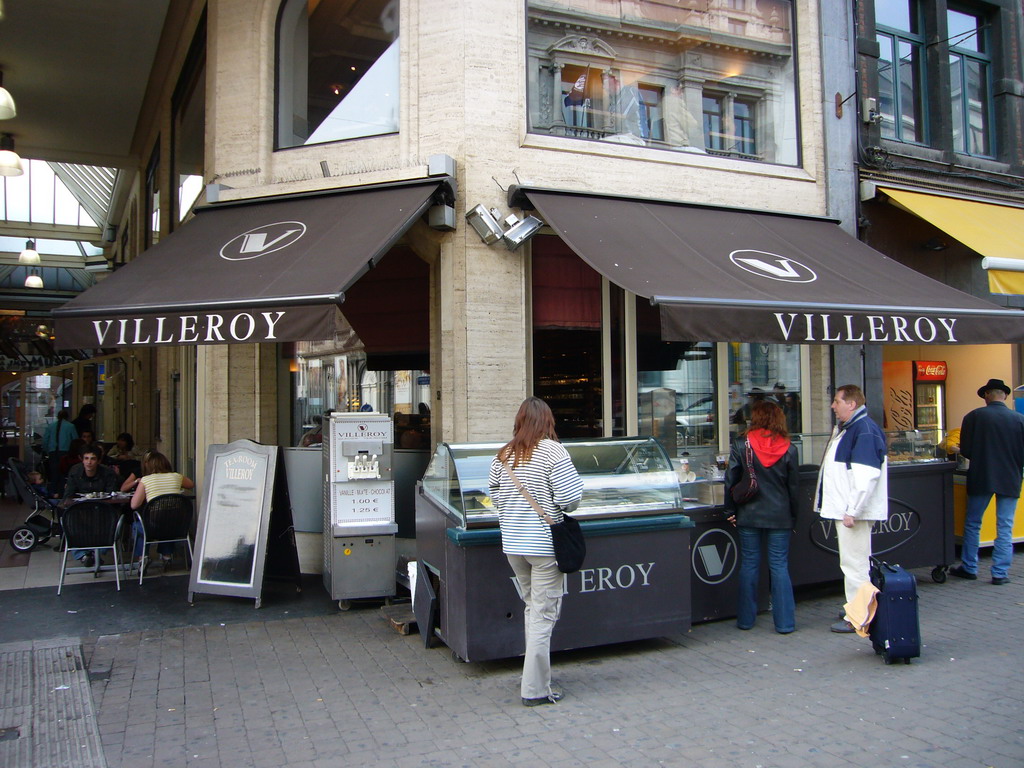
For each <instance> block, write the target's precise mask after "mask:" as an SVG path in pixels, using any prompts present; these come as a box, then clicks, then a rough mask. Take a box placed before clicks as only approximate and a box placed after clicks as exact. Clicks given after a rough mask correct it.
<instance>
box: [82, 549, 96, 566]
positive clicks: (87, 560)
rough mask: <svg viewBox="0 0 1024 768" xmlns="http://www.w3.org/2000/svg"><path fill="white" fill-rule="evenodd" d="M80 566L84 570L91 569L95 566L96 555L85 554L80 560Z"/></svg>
mask: <svg viewBox="0 0 1024 768" xmlns="http://www.w3.org/2000/svg"><path fill="white" fill-rule="evenodd" d="M82 565H83V566H85V567H86V568H92V567H93V566H94V565H96V555H94V554H93V553H92V552H86V553H85V556H84V557H83V558H82Z"/></svg>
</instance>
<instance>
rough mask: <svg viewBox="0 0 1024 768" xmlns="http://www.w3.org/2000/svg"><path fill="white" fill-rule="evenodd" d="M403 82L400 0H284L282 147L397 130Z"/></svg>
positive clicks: (280, 36)
mask: <svg viewBox="0 0 1024 768" xmlns="http://www.w3.org/2000/svg"><path fill="white" fill-rule="evenodd" d="M398 85H399V57H398V0H320V2H317V3H311V2H308V0H287V1H286V2H285V3H284V5H283V6H282V9H281V15H280V17H279V21H278V81H277V88H278V115H277V123H278V125H277V144H278V146H279V147H295V146H302V145H304V144H319V143H322V142H327V141H339V140H342V139H352V138H358V137H362V136H377V135H381V134H385V133H394V132H396V131H397V130H398V105H399V93H398Z"/></svg>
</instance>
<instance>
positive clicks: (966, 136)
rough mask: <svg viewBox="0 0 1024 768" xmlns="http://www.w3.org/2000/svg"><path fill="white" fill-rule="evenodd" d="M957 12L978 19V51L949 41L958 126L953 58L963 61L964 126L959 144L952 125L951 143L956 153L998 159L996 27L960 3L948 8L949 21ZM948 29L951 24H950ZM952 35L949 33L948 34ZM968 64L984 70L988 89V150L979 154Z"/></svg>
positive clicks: (951, 106)
mask: <svg viewBox="0 0 1024 768" xmlns="http://www.w3.org/2000/svg"><path fill="white" fill-rule="evenodd" d="M950 11H953V12H956V13H960V14H963V15H965V16H972V17H974V18H975V19H976V20H977V23H978V26H977V28H976V29H977V35H976V37H977V40H978V50H970V49H967V48H960V47H959V46H957V45H954V44H953V41H952V39H951V38H949V39H947V40H946V41H945V42H946V49H947V57H946V61H947V66H948V67H949V70H950V75H949V76H950V83H949V113H950V117H951V119H953V121H954V124H955V122H956V116H955V114H954V110H955V101H954V98H953V93H954V84H953V72H952V70H953V67H952V60H953V57H959V58H960V67H959V69H960V83H959V87H960V94H961V95H960V99H959V101H960V125H961V126H962V135H961V136H960V140H959V142H958V141H957V140H956V137H955V136H954V134H953V129H952V126H951V127H950V140H951V141H952V142H953V151H955V152H958V153H960V154H964V155H969V156H971V157H985V158H994V157H995V156H996V131H995V100H994V99H993V95H992V86H993V68H994V62H993V59H992V54H991V49H992V43H991V35H990V32H991V28H992V24H991V21H990V20H989V18H988V17H987V16H988V15H987V14H986V13H985V12H984V11H983V10H982V9H981V8H978V7H970V6H966V5H962V4H960V3H949V5H948V6H947V7H946V18H947V20H948V18H949V12H950ZM947 30H948V21H947ZM947 35H948V31H947ZM967 62H974V63H976V64H978V65H979V66H981V67H982V69H983V70H984V75H985V76H984V88H985V101H984V104H983V105H982V107H983V109H982V114H983V115H984V119H985V125H984V135H985V142H986V144H987V151H985V152H975V151H972V150H971V148H970V145H971V133H972V131H971V122H970V116H971V110H970V99H969V98H967V83H968V77H967V67H966V66H964V65H965V64H966V63H967Z"/></svg>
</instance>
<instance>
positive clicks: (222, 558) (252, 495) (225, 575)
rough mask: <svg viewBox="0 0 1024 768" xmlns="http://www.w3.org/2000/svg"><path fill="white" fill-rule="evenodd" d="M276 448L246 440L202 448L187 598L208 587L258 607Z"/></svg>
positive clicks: (275, 474)
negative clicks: (202, 473) (200, 487)
mask: <svg viewBox="0 0 1024 768" xmlns="http://www.w3.org/2000/svg"><path fill="white" fill-rule="evenodd" d="M278 453H279V451H278V447H277V446H276V445H260V444H259V443H254V442H252V441H251V440H236V441H235V442H233V443H229V444H227V445H211V446H210V447H209V449H208V450H207V454H206V478H205V482H204V488H203V495H202V503H201V505H200V510H199V523H198V526H197V529H196V554H195V562H194V563H193V565H192V575H191V578H190V581H189V596H188V599H189V602H191V601H192V595H193V594H194V593H196V592H208V593H211V594H215V595H235V596H238V597H251V598H254V599H255V600H256V607H257V608H258V607H259V604H260V596H261V593H262V589H263V569H264V563H265V559H266V555H267V533H268V531H269V529H270V518H271V512H272V509H273V500H274V495H275V494H274V489H275V482H276V480H277V467H278V458H279V457H278ZM287 513H288V518H289V523H290V519H291V509H290V508H289V509H288V510H287Z"/></svg>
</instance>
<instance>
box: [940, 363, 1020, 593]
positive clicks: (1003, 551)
mask: <svg viewBox="0 0 1024 768" xmlns="http://www.w3.org/2000/svg"><path fill="white" fill-rule="evenodd" d="M1009 394H1010V388H1009V387H1008V386H1006V384H1005V383H1004V382H1003V381H1002V380H1001V379H989V380H988V383H986V384H985V385H984V386H983V387H981V388H980V389H979V390H978V397H981V398H984V400H985V406H984V407H983V408H975V409H974V410H973V411H971V412H970V413H968V414H967V415H966V416H964V421H963V425H962V426H961V427H960V453H962V454H963V455H964V456H966V457H967V458H968V459H970V462H971V463H970V465H969V466H968V468H967V518H966V519H965V520H964V537H963V547H962V549H961V552H960V560H961V564H960V565H958V566H956V567H954V568H950V570H949V572H950V573H952V574H953V575H954V576H959V577H960V578H961V579H971V580H974V579H977V578H978V542H979V540H980V535H981V519H982V517H983V516H984V515H985V508H986V507H988V503H989V501H990V500H991V499H992V494H995V497H996V539H995V543H994V544H993V546H992V583H993V584H1006V583H1007V582H1008V581H1009V580H1010V579H1009V576H1008V573H1009V570H1010V563H1011V561H1012V559H1013V514H1014V512H1015V511H1016V509H1017V499H1018V498H1019V497H1020V485H1021V479H1022V472H1024V470H1022V467H1024V414H1020V413H1017V411H1015V410H1012V409H1010V408H1007V407H1006V398H1007V396H1008V395H1009Z"/></svg>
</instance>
